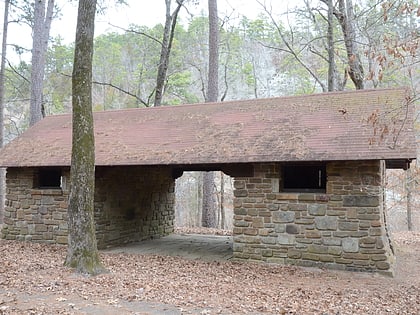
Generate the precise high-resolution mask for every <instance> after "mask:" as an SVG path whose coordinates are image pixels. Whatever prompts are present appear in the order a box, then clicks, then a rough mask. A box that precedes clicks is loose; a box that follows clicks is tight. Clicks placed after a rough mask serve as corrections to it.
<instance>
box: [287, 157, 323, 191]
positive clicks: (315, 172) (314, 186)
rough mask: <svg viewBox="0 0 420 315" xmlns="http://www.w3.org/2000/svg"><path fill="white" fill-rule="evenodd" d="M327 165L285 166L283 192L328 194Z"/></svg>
mask: <svg viewBox="0 0 420 315" xmlns="http://www.w3.org/2000/svg"><path fill="white" fill-rule="evenodd" d="M326 182H327V175H326V166H325V164H315V165H314V164H310V165H284V166H283V191H286V192H287V191H289V192H320V193H325V192H326Z"/></svg>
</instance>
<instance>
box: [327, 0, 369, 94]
mask: <svg viewBox="0 0 420 315" xmlns="http://www.w3.org/2000/svg"><path fill="white" fill-rule="evenodd" d="M334 15H335V16H336V17H337V19H338V21H339V23H340V26H341V30H342V32H343V38H344V44H345V46H346V52H347V59H348V64H349V67H348V74H349V76H350V79H351V80H352V81H353V83H354V85H355V87H356V89H357V90H362V89H363V88H364V70H363V64H362V62H361V60H360V55H359V49H358V46H357V41H356V31H355V16H354V9H353V3H352V0H338V10H335V11H334Z"/></svg>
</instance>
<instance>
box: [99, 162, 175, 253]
mask: <svg viewBox="0 0 420 315" xmlns="http://www.w3.org/2000/svg"><path fill="white" fill-rule="evenodd" d="M95 190H96V193H95V222H96V226H97V240H98V247H99V248H104V247H108V246H113V245H120V244H124V243H129V242H134V241H141V240H144V239H150V238H155V237H161V236H164V235H168V234H170V233H172V232H173V230H174V225H173V223H174V218H175V210H174V209H175V194H174V190H175V181H174V180H173V179H172V175H171V169H170V168H165V167H139V166H132V167H102V168H97V169H96V189H95Z"/></svg>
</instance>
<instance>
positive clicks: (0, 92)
mask: <svg viewBox="0 0 420 315" xmlns="http://www.w3.org/2000/svg"><path fill="white" fill-rule="evenodd" d="M9 5H10V0H5V1H4V17H3V39H2V44H1V61H0V148H2V147H3V145H4V91H5V77H4V76H5V74H4V73H5V68H6V49H7V32H8V27H9ZM5 175H6V170H5V169H4V168H0V224H1V223H3V210H4V195H5V186H6V183H5Z"/></svg>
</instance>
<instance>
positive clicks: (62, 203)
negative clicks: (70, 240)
mask: <svg viewBox="0 0 420 315" xmlns="http://www.w3.org/2000/svg"><path fill="white" fill-rule="evenodd" d="M36 174H37V170H36V169H33V168H19V169H18V168H8V169H7V174H6V201H5V208H4V222H3V229H2V233H1V235H2V238H4V239H9V240H22V241H23V240H25V241H36V242H43V243H58V244H67V234H68V225H67V200H68V196H69V190H68V187H67V184H66V183H67V181H66V180H63V181H62V183H63V184H62V189H37V188H36V187H34V186H36V185H34V182H35V177H36ZM68 177H69V171H68V169H67V170H63V178H64V179H68Z"/></svg>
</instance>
